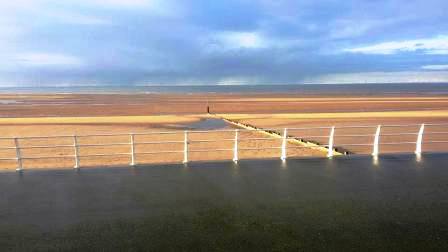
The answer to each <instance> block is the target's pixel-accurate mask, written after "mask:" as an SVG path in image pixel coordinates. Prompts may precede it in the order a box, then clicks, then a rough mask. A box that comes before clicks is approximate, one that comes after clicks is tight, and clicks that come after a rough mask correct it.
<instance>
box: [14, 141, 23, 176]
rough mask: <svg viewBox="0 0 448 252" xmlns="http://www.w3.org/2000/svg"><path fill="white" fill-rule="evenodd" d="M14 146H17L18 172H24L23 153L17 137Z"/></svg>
mask: <svg viewBox="0 0 448 252" xmlns="http://www.w3.org/2000/svg"><path fill="white" fill-rule="evenodd" d="M14 144H15V146H16V159H17V169H16V171H21V170H23V164H22V153H21V151H20V145H19V139H18V138H17V137H15V138H14Z"/></svg>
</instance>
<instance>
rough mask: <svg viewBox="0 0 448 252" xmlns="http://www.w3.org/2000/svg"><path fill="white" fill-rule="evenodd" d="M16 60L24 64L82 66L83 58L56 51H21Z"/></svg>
mask: <svg viewBox="0 0 448 252" xmlns="http://www.w3.org/2000/svg"><path fill="white" fill-rule="evenodd" d="M15 61H16V62H17V63H18V64H19V65H24V66H71V67H73V66H82V65H83V62H82V60H81V59H79V58H78V57H75V56H71V55H67V54H55V53H40V52H31V53H21V54H17V55H16V56H15Z"/></svg>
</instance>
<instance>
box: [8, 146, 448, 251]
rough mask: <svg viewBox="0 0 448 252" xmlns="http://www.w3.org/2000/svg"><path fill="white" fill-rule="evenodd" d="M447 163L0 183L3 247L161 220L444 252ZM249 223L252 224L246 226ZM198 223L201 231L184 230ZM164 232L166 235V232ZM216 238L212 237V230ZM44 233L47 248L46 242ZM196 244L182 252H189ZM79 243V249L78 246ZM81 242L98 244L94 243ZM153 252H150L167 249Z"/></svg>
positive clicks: (35, 177)
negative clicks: (85, 228)
mask: <svg viewBox="0 0 448 252" xmlns="http://www.w3.org/2000/svg"><path fill="white" fill-rule="evenodd" d="M447 164H448V154H426V155H423V156H422V157H421V158H419V159H417V158H416V157H415V155H388V156H380V157H379V158H378V159H377V160H374V159H373V158H372V157H370V156H350V157H337V158H333V159H331V160H329V159H319V158H313V159H290V160H287V161H286V162H285V163H282V162H281V161H280V160H247V161H240V162H239V163H238V164H237V165H236V164H234V163H232V162H216V163H212V162H207V163H192V164H188V166H184V165H159V166H137V167H135V168H131V167H122V168H120V167H118V168H96V169H81V170H79V171H76V170H51V171H32V170H28V171H24V172H23V173H22V174H19V173H13V172H12V173H0V191H1V196H0V247H4V248H11V247H13V248H15V249H16V250H21V249H20V248H26V250H27V249H29V248H34V246H35V244H28V245H29V246H28V247H20V246H19V247H17V246H18V245H17V244H18V242H20V241H22V242H23V239H24V238H23V237H22V235H24V236H26V237H39V238H35V239H34V242H36V244H37V245H39V246H41V248H49V247H46V246H47V245H48V244H51V243H52V239H53V238H48V237H54V236H55V237H57V236H58V235H60V232H61V231H60V230H72V229H73V227H76V228H75V230H77V231H76V232H71V231H68V233H69V234H70V235H73V233H76V235H80V233H82V232H83V229H82V228H81V229H79V226H76V225H80V224H83V225H85V224H88V225H91V224H92V223H93V224H94V225H96V224H97V223H98V225H103V224H104V223H110V222H112V223H113V222H114V221H116V220H121V221H123V220H126V221H130V222H133V221H137V223H140V220H145V222H144V223H152V222H151V221H156V220H157V221H161V222H162V224H160V223H159V225H155V226H153V224H151V225H149V226H150V227H149V228H147V227H145V228H147V229H144V230H146V231H145V232H152V230H156V229H157V228H156V226H157V227H158V228H160V226H163V227H165V226H166V225H168V224H166V225H165V224H164V223H165V221H166V223H171V224H170V225H180V226H179V228H173V231H172V232H178V229H180V230H184V229H187V230H188V232H189V236H191V237H195V234H197V237H196V238H195V239H202V238H200V237H209V236H208V235H210V234H209V233H210V230H208V229H207V230H205V231H204V228H203V227H202V226H201V225H206V226H207V225H209V224H210V225H211V226H213V227H214V228H218V229H219V230H221V229H220V227H221V226H226V225H227V224H226V223H233V222H235V226H232V228H234V229H229V230H230V231H227V230H226V229H223V230H221V231H219V232H221V233H218V234H219V235H217V236H219V237H221V238H220V239H231V238H232V239H234V237H233V236H230V237H231V238H229V236H228V233H227V232H229V233H231V234H233V235H235V234H241V235H242V236H244V237H246V235H247V236H248V237H249V238H247V237H246V238H245V239H248V240H249V241H250V240H254V239H255V240H257V239H261V240H269V239H271V240H272V243H269V244H271V245H272V244H274V245H275V244H277V243H276V242H277V241H278V240H282V239H286V238H288V237H289V236H291V237H290V238H291V239H290V240H288V242H289V243H288V242H286V243H287V244H296V243H295V242H296V241H300V242H301V243H298V244H299V245H300V246H302V245H303V246H304V247H303V246H302V247H300V246H299V245H297V244H296V245H297V246H299V247H297V246H296V247H291V248H305V249H306V248H310V247H311V248H316V249H317V250H327V249H330V250H333V249H336V250H338V249H341V250H342V249H347V248H353V249H361V248H370V249H373V250H383V249H384V250H389V249H398V250H401V249H434V250H439V249H440V250H442V249H443V248H447V237H448V236H447V235H448V165H447ZM216 212H218V214H217V217H216V218H217V219H218V220H219V221H218V222H217V223H215V217H213V218H212V220H213V221H211V222H210V223H208V222H207V221H205V222H204V221H202V220H203V218H205V219H206V220H208V221H210V218H209V217H207V216H209V215H210V213H212V214H211V215H212V216H215V215H214V214H216ZM191 216H194V217H191ZM204 216H205V217H204ZM222 216H224V217H222ZM229 216H230V217H229ZM242 216H243V217H242ZM190 217H191V218H192V219H191V223H193V224H191V225H189V224H188V223H190V222H189V221H188V220H190V219H189V218H190ZM177 218H179V221H178V222H176V224H173V223H172V222H173V220H177ZM221 218H224V219H223V220H221ZM148 220H151V221H149V222H148ZM162 220H163V221H162ZM246 220H251V221H253V222H255V223H258V224H257V225H259V226H255V228H253V227H252V226H251V225H249V224H250V223H252V222H250V221H249V222H250V223H249V224H247V221H246ZM179 223H184V224H179ZM185 223H187V224H185ZM198 223H199V224H198ZM201 223H202V224H201ZM203 223H206V224H203ZM241 223H243V224H241ZM132 225H137V224H132ZM170 225H168V226H170ZM195 225H199V226H200V227H201V228H199V229H189V228H190V226H193V227H196V226H195ZM247 225H248V226H247ZM139 227H140V226H139ZM176 227H177V226H176ZM207 228H210V227H209V226H207ZM251 228H253V229H251ZM130 229H131V230H135V229H138V228H130ZM142 229H143V228H142ZM240 229H244V230H243V231H241V230H240ZM246 229H247V230H246ZM80 230H81V231H80ZM107 230H109V229H107ZM138 230H141V229H138ZM157 230H159V229H157ZM163 230H164V232H168V233H167V234H166V235H168V236H171V233H170V232H171V231H166V230H165V229H163ZM174 230H175V231H174ZM198 230H199V231H198ZM212 230H213V231H212V232H211V233H212V234H213V232H215V231H216V230H215V229H212ZM251 230H252V231H251ZM263 230H264V231H266V233H267V234H265V233H263ZM279 230H280V231H279ZM285 230H286V231H285ZM64 232H65V231H64ZM86 232H87V231H86ZM89 232H90V231H89ZM104 232H106V233H107V232H108V231H104ZM126 232H127V233H129V231H126ZM154 232H155V231H154ZM186 232H187V231H186ZM201 232H205V233H207V234H201ZM251 232H252V233H251ZM260 232H261V233H260ZM157 233H159V231H157ZM43 234H45V235H44V236H45V237H46V239H42V236H41V235H43ZM56 234H57V235H56ZM64 234H66V233H64ZM198 234H200V235H198ZM53 235H54V236H53ZM76 235H75V236H76ZM122 235H123V234H120V235H119V236H120V237H122ZM276 235H278V236H276ZM93 237H95V236H93ZM133 237H134V238H135V237H138V234H137V235H133ZM226 237H227V238H226ZM260 237H261V238H260ZM263 237H264V238H263ZM285 237H286V238H285ZM294 237H295V238H294ZM64 239H65V238H64ZM101 239H102V238H101V237H100V238H98V240H101ZM135 239H137V238H135ZM153 239H155V240H157V239H159V240H160V239H162V240H163V239H166V238H160V237H159V238H153ZM191 239H193V238H191ZM191 239H187V241H183V242H185V243H182V246H186V244H187V245H191V244H189V243H188V242H191V241H190V240H191ZM209 239H213V237H211V238H209ZM238 239H239V238H238ZM288 239H289V238H288ZM30 240H33V239H30ZM170 240H171V243H169V244H171V245H172V244H176V241H175V239H174V240H173V238H172V237H171V238H170ZM193 240H194V239H193ZM64 241H65V240H64ZM139 241H140V240H139ZM151 241H154V240H151ZM257 241H258V240H257ZM59 242H60V241H59ZM83 242H84V241H83V240H82V239H81V240H77V242H76V246H78V245H79V244H84V243H83ZM41 243H45V244H44V245H45V246H43V245H42V244H41ZM47 243H48V244H47ZM204 243H207V240H206V241H203V243H197V244H196V243H195V244H196V246H198V247H201V246H202V245H203V244H204ZM283 243H284V241H283V240H282V244H283ZM286 243H285V244H286ZM25 244H26V243H25ZM64 244H65V243H64ZM86 244H90V245H88V246H93V245H92V244H95V238H94V241H91V240H89V243H86ZM144 244H146V243H144ZM148 244H151V246H153V245H154V244H153V243H152V242H148ZM156 244H159V245H160V244H165V243H156ZM229 244H234V241H233V240H232V242H231V243H229ZM304 244H305V245H304ZM307 244H308V245H309V246H308V245H307ZM37 245H36V246H37ZM72 245H73V244H72ZM72 245H70V246H72ZM128 245H129V244H128ZM146 245H147V244H146ZM159 245H158V247H151V248H153V249H163V248H166V247H164V246H165V245H160V246H159ZM42 246H43V247H42ZM73 246H75V245H73ZM76 246H75V248H77V249H80V248H82V247H76ZM79 246H81V245H79ZM86 246H87V245H86ZM102 246H105V245H102ZM129 246H131V247H132V246H133V245H129ZM148 246H149V245H148ZM154 246H155V245H154ZM166 246H170V245H166ZM214 246H218V245H216V244H215V245H214ZM223 246H224V245H223ZM226 246H227V245H226ZM255 246H257V245H256V244H255ZM263 246H264V245H263ZM266 246H268V245H266ZM272 246H273V245H272ZM291 246H292V245H291ZM316 246H317V247H316ZM198 247H196V248H198ZM268 247H269V246H268ZM50 248H53V247H51V246H50ZM57 248H60V247H59V246H57ZM71 248H73V247H71ZM128 248H129V247H126V249H128ZM144 248H149V247H145V246H144ZM192 248H195V247H194V246H193V247H192ZM202 248H204V247H202ZM225 248H228V249H230V248H231V249H235V248H234V247H230V248H229V247H225V246H224V249H225ZM245 248H246V249H253V248H254V247H250V246H249V247H245ZM270 248H273V247H270ZM288 248H289V247H288ZM44 250H46V249H44ZM192 250H194V249H192ZM236 250H238V248H236ZM286 250H288V249H286Z"/></svg>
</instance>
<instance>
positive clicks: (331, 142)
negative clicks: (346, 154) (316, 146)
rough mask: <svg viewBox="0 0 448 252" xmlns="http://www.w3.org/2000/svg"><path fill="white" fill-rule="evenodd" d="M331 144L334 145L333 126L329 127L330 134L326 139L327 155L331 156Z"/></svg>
mask: <svg viewBox="0 0 448 252" xmlns="http://www.w3.org/2000/svg"><path fill="white" fill-rule="evenodd" d="M333 145H334V126H333V127H331V131H330V136H329V139H328V154H327V157H329V158H331V157H333V155H334V154H333Z"/></svg>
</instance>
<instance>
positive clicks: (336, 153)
mask: <svg viewBox="0 0 448 252" xmlns="http://www.w3.org/2000/svg"><path fill="white" fill-rule="evenodd" d="M210 115H212V116H214V117H216V118H220V119H221V120H224V121H225V122H227V123H229V124H232V125H234V126H237V127H239V128H242V129H247V130H255V131H257V132H260V133H262V134H264V135H268V136H270V137H274V138H279V139H281V138H283V135H282V133H280V132H277V131H275V130H266V129H263V128H258V127H256V126H254V125H250V124H247V123H241V122H238V121H234V120H231V119H227V118H224V117H221V116H218V115H216V114H210ZM291 137H292V138H291ZM287 141H288V143H292V144H296V145H299V146H304V147H307V148H310V149H313V150H319V151H322V152H325V153H328V147H326V146H322V145H321V144H320V143H318V142H315V141H309V140H305V139H302V138H294V137H293V136H288V138H287ZM347 154H348V152H347V151H340V150H338V149H337V148H333V155H334V156H340V155H347Z"/></svg>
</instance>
